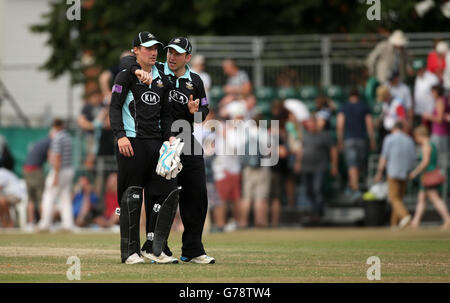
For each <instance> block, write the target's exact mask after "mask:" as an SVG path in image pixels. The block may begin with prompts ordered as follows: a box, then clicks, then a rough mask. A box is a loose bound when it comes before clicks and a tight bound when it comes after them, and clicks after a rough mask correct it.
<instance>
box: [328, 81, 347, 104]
mask: <svg viewBox="0 0 450 303" xmlns="http://www.w3.org/2000/svg"><path fill="white" fill-rule="evenodd" d="M324 93H325V96H327V97H328V98H330V99H331V100H333V101H334V102H337V103H342V102H345V92H344V89H343V88H342V87H341V86H339V85H330V86H328V87H326V88H325V89H324Z"/></svg>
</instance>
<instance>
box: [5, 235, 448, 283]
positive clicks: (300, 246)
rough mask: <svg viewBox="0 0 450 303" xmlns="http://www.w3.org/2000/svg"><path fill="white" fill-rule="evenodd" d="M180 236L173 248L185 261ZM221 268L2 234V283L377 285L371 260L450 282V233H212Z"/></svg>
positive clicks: (406, 277)
mask: <svg viewBox="0 0 450 303" xmlns="http://www.w3.org/2000/svg"><path fill="white" fill-rule="evenodd" d="M180 240H181V234H180V233H173V234H172V235H171V237H170V239H169V244H170V246H171V248H172V251H173V252H174V254H175V256H177V257H179V254H180V247H181V243H180ZM204 242H205V246H206V248H207V252H208V254H210V255H212V256H214V257H215V258H216V260H217V263H216V264H214V265H196V264H186V263H181V264H170V265H157V264H150V263H146V264H139V265H124V264H121V263H120V257H119V235H118V234H114V233H75V234H68V233H53V234H23V233H17V232H5V231H3V232H0V282H71V283H73V282H72V281H68V280H67V277H66V272H67V271H68V269H69V267H70V266H71V265H68V264H66V262H67V259H68V258H69V257H70V256H77V257H78V258H79V259H80V264H81V267H80V271H81V282H181V283H184V282H236V283H238V282H283V283H290V282H370V283H374V282H372V281H369V280H368V279H367V276H366V272H367V270H368V269H369V267H370V265H367V264H366V260H367V259H368V258H369V257H371V256H377V257H379V258H380V260H381V269H380V270H381V282H450V231H449V230H446V231H441V230H439V229H438V228H424V229H421V230H406V231H393V230H390V229H387V228H383V229H364V228H362V229H348V228H345V229H341V228H335V229H276V230H246V231H237V232H233V233H223V234H209V235H205V237H204Z"/></svg>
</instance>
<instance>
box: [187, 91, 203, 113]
mask: <svg viewBox="0 0 450 303" xmlns="http://www.w3.org/2000/svg"><path fill="white" fill-rule="evenodd" d="M199 104H200V99H195V101H194V97H193V96H192V95H191V96H190V97H189V102H188V108H189V112H190V113H191V114H193V113H196V112H198V105H199Z"/></svg>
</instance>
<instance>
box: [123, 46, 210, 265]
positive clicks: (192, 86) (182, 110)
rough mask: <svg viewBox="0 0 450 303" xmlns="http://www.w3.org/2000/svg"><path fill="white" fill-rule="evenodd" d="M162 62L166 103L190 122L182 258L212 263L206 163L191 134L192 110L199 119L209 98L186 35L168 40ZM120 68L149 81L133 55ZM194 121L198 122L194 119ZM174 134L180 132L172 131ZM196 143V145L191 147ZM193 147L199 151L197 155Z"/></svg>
mask: <svg viewBox="0 0 450 303" xmlns="http://www.w3.org/2000/svg"><path fill="white" fill-rule="evenodd" d="M165 48H167V60H166V62H165V63H159V62H157V63H156V66H157V68H158V70H159V72H160V73H163V74H165V75H166V76H167V77H168V79H169V83H170V85H171V88H170V92H169V102H170V103H171V105H172V112H173V118H174V121H176V120H180V119H181V120H186V121H188V122H189V123H190V126H191V128H190V131H191V138H190V140H191V144H190V145H189V144H188V145H185V147H186V146H190V147H191V148H190V152H186V148H185V149H184V150H183V154H182V155H181V163H182V165H183V170H182V171H181V172H180V173H179V174H178V180H177V181H178V186H181V187H182V189H181V191H180V197H179V207H180V215H181V219H182V221H183V225H184V232H183V237H182V241H183V246H182V254H181V258H180V259H181V260H182V261H184V262H191V263H197V264H213V263H215V259H214V258H213V257H211V256H208V255H207V254H206V252H205V249H204V247H203V244H202V233H203V227H204V224H205V219H206V212H207V208H208V198H207V192H206V177H205V164H204V159H203V149H202V148H201V145H200V143H199V142H197V140H196V139H195V138H194V135H193V134H192V132H193V130H194V127H193V122H194V113H196V112H199V113H200V114H201V118H202V121H204V120H205V118H206V116H207V115H208V113H209V109H208V99H207V97H206V93H205V89H204V85H203V82H202V80H201V78H200V76H199V75H198V74H196V73H194V72H192V71H191V70H190V67H189V65H188V63H189V61H190V60H191V57H192V55H191V52H192V45H191V43H190V41H189V40H188V39H187V38H185V37H176V38H173V39H172V40H170V42H169V44H168V45H167V46H166V47H165ZM121 67H122V68H126V69H127V70H129V71H130V72H131V73H132V75H133V76H137V77H138V78H139V79H140V80H141V81H143V82H146V81H148V80H150V74H149V73H147V72H146V71H145V70H144V71H143V70H142V69H141V66H140V64H139V61H138V60H136V58H134V57H133V56H128V57H124V58H122V59H121ZM196 122H197V121H196ZM174 134H177V135H178V134H179V132H178V133H174ZM194 145H197V147H194ZM194 150H200V151H201V153H200V154H198V155H196V154H195V153H194Z"/></svg>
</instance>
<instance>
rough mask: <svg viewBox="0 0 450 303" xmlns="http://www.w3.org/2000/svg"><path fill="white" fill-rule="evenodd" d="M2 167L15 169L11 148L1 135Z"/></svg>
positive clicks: (0, 165)
mask: <svg viewBox="0 0 450 303" xmlns="http://www.w3.org/2000/svg"><path fill="white" fill-rule="evenodd" d="M0 167H3V168H6V169H9V170H11V171H12V170H14V157H13V156H12V154H11V151H10V150H9V147H8V143H7V142H6V139H5V137H3V136H2V135H0Z"/></svg>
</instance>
